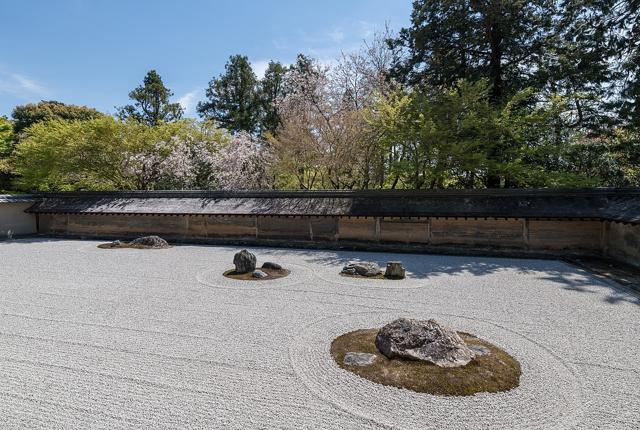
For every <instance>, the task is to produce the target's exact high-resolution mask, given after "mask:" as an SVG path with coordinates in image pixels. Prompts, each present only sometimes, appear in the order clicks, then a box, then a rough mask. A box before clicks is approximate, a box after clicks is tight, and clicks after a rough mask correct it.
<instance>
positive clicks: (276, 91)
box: [258, 61, 287, 134]
mask: <svg viewBox="0 0 640 430" xmlns="http://www.w3.org/2000/svg"><path fill="white" fill-rule="evenodd" d="M286 73H287V67H285V66H283V65H282V64H281V63H279V62H274V61H270V62H269V66H268V67H267V71H266V72H265V74H264V78H262V79H261V80H260V83H259V91H258V94H259V98H260V108H261V110H262V112H261V119H260V131H261V132H263V133H265V132H268V133H271V134H274V133H275V132H276V130H277V128H278V126H279V125H280V121H281V119H280V115H279V114H278V107H277V104H278V101H279V100H281V99H282V98H283V97H284V96H285V95H286V87H285V75H286Z"/></svg>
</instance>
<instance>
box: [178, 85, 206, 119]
mask: <svg viewBox="0 0 640 430" xmlns="http://www.w3.org/2000/svg"><path fill="white" fill-rule="evenodd" d="M201 95H202V90H201V89H197V90H193V91H189V92H188V93H185V94H183V95H182V96H181V97H180V98H179V99H178V103H180V106H182V109H184V114H185V116H195V114H196V105H197V104H198V99H199V98H200V96H201Z"/></svg>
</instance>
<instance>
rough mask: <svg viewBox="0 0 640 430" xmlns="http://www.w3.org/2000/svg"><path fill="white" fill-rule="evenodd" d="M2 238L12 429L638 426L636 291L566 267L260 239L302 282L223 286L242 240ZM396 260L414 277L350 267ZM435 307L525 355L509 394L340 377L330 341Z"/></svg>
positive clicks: (8, 422)
mask: <svg viewBox="0 0 640 430" xmlns="http://www.w3.org/2000/svg"><path fill="white" fill-rule="evenodd" d="M97 243H98V242H93V241H69V240H45V239H43V240H36V239H32V240H20V241H14V242H0V262H1V264H2V266H1V267H2V270H1V271H0V428H2V429H215V428H232V429H263V428H264V429H272V428H281V429H377V428H383V429H454V430H455V429H467V428H477V429H505V428H509V429H529V428H532V429H533V428H537V429H585V430H586V429H595V428H598V429H633V428H638V423H639V422H640V365H639V364H638V356H640V297H638V296H637V295H635V294H634V293H632V292H630V291H627V290H625V289H624V288H621V287H617V286H616V285H614V284H611V283H606V282H604V281H601V280H598V279H596V278H594V277H592V276H589V275H588V274H587V273H585V272H584V271H582V270H580V269H577V268H574V267H572V266H569V265H567V264H565V263H562V262H558V261H541V260H518V259H497V258H482V257H451V256H431V255H412V254H403V255H397V254H384V253H352V252H335V251H311V250H288V249H273V248H255V249H253V251H254V252H255V253H256V254H257V255H258V260H259V262H263V261H265V260H271V261H276V262H279V263H282V264H283V265H284V266H286V267H289V268H290V269H291V270H292V273H291V275H290V276H288V277H286V278H282V279H277V280H273V281H264V282H242V281H235V280H231V279H227V278H225V277H223V276H222V272H224V271H225V270H226V269H229V268H230V266H231V264H230V262H231V261H232V259H233V253H234V252H235V251H236V249H234V248H230V247H209V246H176V247H173V248H170V249H166V250H153V251H142V250H136V249H115V250H102V249H98V248H96V245H97ZM358 258H359V259H362V260H373V261H377V262H378V263H379V264H380V265H384V263H385V262H386V261H387V260H402V261H403V262H404V264H405V266H406V267H407V269H408V272H409V278H408V279H407V280H404V281H381V280H371V281H366V280H360V279H354V278H344V277H341V276H339V275H338V272H339V269H340V268H341V266H342V265H343V264H344V263H346V262H348V261H350V260H352V259H358ZM399 316H409V317H416V318H431V317H435V318H437V319H438V320H441V321H442V322H444V323H446V324H449V325H451V326H453V327H456V328H457V329H460V330H465V331H469V332H472V333H474V334H476V335H477V336H480V337H483V338H485V339H487V340H488V341H490V342H492V343H494V344H496V345H499V346H500V347H502V348H504V349H505V350H507V351H508V352H510V353H511V354H512V355H513V356H515V357H516V358H517V359H518V360H519V361H520V362H521V364H522V368H523V376H522V381H521V385H520V387H518V388H516V389H515V390H512V391H510V392H506V393H500V394H481V395H476V396H472V397H458V398H451V397H438V396H430V395H425V394H417V393H413V392H410V391H406V390H399V389H395V388H389V387H383V386H379V385H376V384H374V383H372V382H369V381H366V380H363V379H360V378H358V377H357V376H355V375H353V374H351V373H348V372H346V371H344V370H342V369H340V368H339V367H338V366H337V365H336V364H335V363H334V362H333V361H332V359H331V357H330V355H329V347H330V343H331V340H332V339H333V338H335V337H336V336H338V335H339V334H342V333H344V332H346V331H350V330H354V329H357V328H369V327H377V326H380V325H382V324H384V323H385V322H388V321H390V320H392V319H394V318H396V317H399Z"/></svg>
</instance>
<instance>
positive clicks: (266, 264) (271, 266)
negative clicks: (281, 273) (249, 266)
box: [262, 261, 282, 270]
mask: <svg viewBox="0 0 640 430" xmlns="http://www.w3.org/2000/svg"><path fill="white" fill-rule="evenodd" d="M262 268H263V269H270V270H282V266H281V265H279V264H278V263H272V262H271V261H265V262H264V263H262Z"/></svg>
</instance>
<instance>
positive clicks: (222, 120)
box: [197, 55, 261, 133]
mask: <svg viewBox="0 0 640 430" xmlns="http://www.w3.org/2000/svg"><path fill="white" fill-rule="evenodd" d="M205 94H206V97H207V100H206V101H203V102H200V103H198V108H197V109H198V113H199V114H200V116H201V117H202V118H205V119H212V120H215V121H216V122H218V123H219V124H220V125H221V126H222V127H224V128H226V129H228V130H230V131H246V132H248V133H254V132H255V131H256V130H257V128H258V126H259V123H260V105H261V103H260V97H259V94H258V80H257V78H256V75H255V73H254V72H253V69H252V68H251V64H250V63H249V59H248V58H247V57H246V56H244V55H232V56H231V57H230V58H229V61H228V62H227V64H226V65H225V71H224V73H223V74H221V75H220V76H219V77H217V78H213V79H212V80H211V82H209V86H208V87H207V89H206V93H205Z"/></svg>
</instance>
